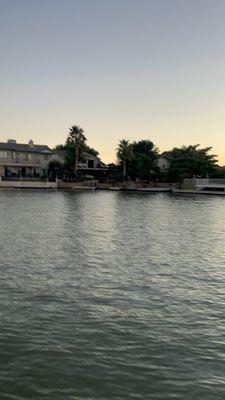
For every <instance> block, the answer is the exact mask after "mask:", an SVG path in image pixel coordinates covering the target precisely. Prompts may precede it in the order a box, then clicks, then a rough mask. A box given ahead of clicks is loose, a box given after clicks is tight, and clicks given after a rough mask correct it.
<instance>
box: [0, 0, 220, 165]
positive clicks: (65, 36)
mask: <svg viewBox="0 0 225 400" xmlns="http://www.w3.org/2000/svg"><path fill="white" fill-rule="evenodd" d="M0 55H1V58H0V88H1V96H0V116H1V118H0V141H6V140H7V139H8V138H11V139H16V140H17V142H22V143H23V142H24V143H27V142H28V140H29V139H30V138H32V139H33V140H34V142H35V143H39V144H47V145H49V146H50V147H53V146H55V145H56V144H59V143H64V141H65V139H66V136H67V132H68V129H69V128H70V127H71V126H72V125H73V124H78V125H80V126H81V127H82V128H83V129H84V131H85V134H86V136H87V138H88V144H89V145H90V146H92V147H95V148H96V149H97V150H98V151H99V152H100V155H101V158H102V159H103V161H105V162H112V161H115V148H116V146H117V143H118V141H119V140H120V139H122V138H126V139H130V140H134V139H136V140H138V139H150V140H152V141H153V142H154V143H155V144H156V145H157V147H159V149H160V151H164V150H168V149H170V148H172V147H174V146H181V145H189V144H196V143H200V144H201V146H213V153H215V154H218V156H219V162H220V164H225V0H0Z"/></svg>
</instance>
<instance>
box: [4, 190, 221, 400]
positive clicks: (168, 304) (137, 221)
mask: <svg viewBox="0 0 225 400" xmlns="http://www.w3.org/2000/svg"><path fill="white" fill-rule="evenodd" d="M0 268H1V270H0V271H1V275H0V276H1V279H0V399H1V400H5V399H10V400H11V399H12V400H22V399H30V400H33V399H35V400H39V399H46V400H49V399H52V400H72V399H73V400H75V399H76V400H79V399H85V400H94V399H96V400H97V399H98V400H111V399H113V400H126V399H129V400H130V399H131V400H132V399H166V400H167V399H179V400H180V399H181V400H182V399H196V400H197V399H198V400H199V399H204V400H205V399H206V400H208V399H214V400H215V399H216V400H218V399H224V398H225V198H223V197H221V198H220V197H217V196H215V197H214V196H209V197H207V196H198V197H196V198H194V197H191V196H190V197H188V196H187V197H184V196H177V197H176V196H172V195H170V194H165V193H162V194H159V193H157V194H150V193H120V192H66V191H65V192H63V191H62V192H61V191H59V192H55V191H52V192H51V191H26V190H24V191H21V190H5V191H4V190H2V191H1V192H0Z"/></svg>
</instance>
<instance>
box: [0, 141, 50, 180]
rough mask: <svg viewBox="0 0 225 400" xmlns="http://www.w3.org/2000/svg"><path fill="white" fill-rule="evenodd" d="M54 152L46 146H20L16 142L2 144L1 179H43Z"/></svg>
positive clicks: (0, 156) (32, 144) (0, 148)
mask: <svg viewBox="0 0 225 400" xmlns="http://www.w3.org/2000/svg"><path fill="white" fill-rule="evenodd" d="M52 157H53V151H52V150H51V149H50V148H49V147H48V146H45V145H36V144H34V143H33V141H32V140H30V141H29V143H28V144H19V143H17V142H16V140H8V142H7V143H0V177H2V178H19V177H24V178H25V177H28V178H41V177H43V176H45V175H46V172H47V167H48V163H49V161H51V160H52Z"/></svg>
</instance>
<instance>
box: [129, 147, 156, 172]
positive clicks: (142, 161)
mask: <svg viewBox="0 0 225 400" xmlns="http://www.w3.org/2000/svg"><path fill="white" fill-rule="evenodd" d="M132 148H133V158H132V160H131V161H129V163H128V172H129V175H130V176H132V178H142V179H150V178H151V177H152V176H155V175H156V173H157V170H158V167H157V163H156V161H157V157H158V149H157V147H156V146H155V145H154V143H153V142H151V141H150V140H140V141H138V142H133V143H132Z"/></svg>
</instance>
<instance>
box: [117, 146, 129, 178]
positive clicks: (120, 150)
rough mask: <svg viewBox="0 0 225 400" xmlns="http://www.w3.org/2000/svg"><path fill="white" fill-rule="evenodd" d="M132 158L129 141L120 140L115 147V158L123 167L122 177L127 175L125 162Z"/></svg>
mask: <svg viewBox="0 0 225 400" xmlns="http://www.w3.org/2000/svg"><path fill="white" fill-rule="evenodd" d="M131 157H132V146H131V144H130V143H129V140H125V139H122V140H120V141H119V144H118V147H117V158H118V160H119V161H120V162H122V165H123V177H125V176H126V175H127V161H129V160H130V159H131Z"/></svg>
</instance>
